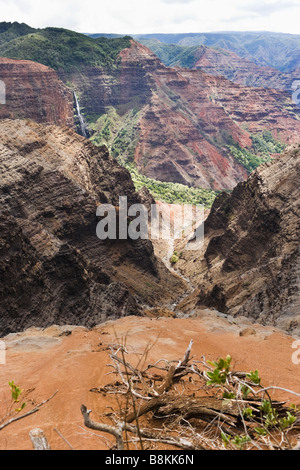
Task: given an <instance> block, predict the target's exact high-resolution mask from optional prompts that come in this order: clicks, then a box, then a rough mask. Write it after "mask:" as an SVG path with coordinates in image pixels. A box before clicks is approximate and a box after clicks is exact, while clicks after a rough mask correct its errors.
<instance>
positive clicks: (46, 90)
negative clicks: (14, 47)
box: [0, 57, 74, 128]
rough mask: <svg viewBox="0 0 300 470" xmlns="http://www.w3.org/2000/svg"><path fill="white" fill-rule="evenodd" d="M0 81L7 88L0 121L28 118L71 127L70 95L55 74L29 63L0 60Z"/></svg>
mask: <svg viewBox="0 0 300 470" xmlns="http://www.w3.org/2000/svg"><path fill="white" fill-rule="evenodd" d="M0 80H1V81H3V82H4V83H5V88H6V103H5V104H0V119H5V118H9V119H21V118H28V119H33V120H34V121H36V122H38V123H42V124H57V125H62V126H69V127H71V128H73V127H74V116H73V114H74V113H73V94H72V92H71V90H70V89H69V88H68V87H66V86H65V85H64V83H63V82H62V81H61V80H60V79H59V78H58V76H57V74H56V72H55V71H54V70H52V69H50V68H49V67H46V66H45V65H41V64H38V63H36V62H32V61H30V60H14V59H7V58H2V57H1V58H0Z"/></svg>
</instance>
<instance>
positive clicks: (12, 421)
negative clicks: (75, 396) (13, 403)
mask: <svg viewBox="0 0 300 470" xmlns="http://www.w3.org/2000/svg"><path fill="white" fill-rule="evenodd" d="M57 393H58V390H56V392H55V393H53V395H51V397H50V398H47V400H45V401H43V402H42V403H40V404H39V405H37V406H36V407H35V408H33V409H32V410H30V411H28V413H25V414H23V415H21V416H16V417H15V418H12V419H10V420H9V421H7V422H6V423H4V424H2V425H1V426H0V431H2V429H4V428H5V427H6V426H8V425H9V424H12V423H14V422H15V421H19V420H20V419H23V418H26V417H27V416H30V415H32V414H34V413H36V412H37V411H39V409H40V408H41V406H43V405H45V404H46V403H48V401H50V400H52V398H53V397H55V395H56V394H57Z"/></svg>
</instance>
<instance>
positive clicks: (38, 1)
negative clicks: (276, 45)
mask: <svg viewBox="0 0 300 470" xmlns="http://www.w3.org/2000/svg"><path fill="white" fill-rule="evenodd" d="M0 21H18V22H24V23H27V24H29V25H30V26H33V27H36V28H38V27H39V28H43V27H46V26H60V27H64V28H68V29H73V30H75V31H78V32H89V33H120V34H139V33H189V32H192V33H193V32H209V31H275V32H284V33H293V34H300V26H299V25H300V1H299V0H81V1H79V0H50V1H49V0H0Z"/></svg>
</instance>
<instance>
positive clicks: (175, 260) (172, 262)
mask: <svg viewBox="0 0 300 470" xmlns="http://www.w3.org/2000/svg"><path fill="white" fill-rule="evenodd" d="M178 261H179V257H178V256H177V254H176V252H174V253H173V255H172V256H171V258H170V262H171V264H176V263H178Z"/></svg>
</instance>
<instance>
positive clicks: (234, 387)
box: [82, 340, 299, 449]
mask: <svg viewBox="0 0 300 470" xmlns="http://www.w3.org/2000/svg"><path fill="white" fill-rule="evenodd" d="M192 345H193V341H192V340H191V341H190V344H189V346H188V348H187V350H186V352H185V354H184V356H183V359H182V360H166V359H159V360H158V361H157V362H155V363H154V364H149V365H148V366H147V367H146V368H145V369H144V370H139V369H138V367H133V366H132V365H131V364H130V362H129V361H127V360H125V354H128V352H127V350H126V349H125V348H123V347H121V346H120V345H117V346H112V347H111V354H110V358H111V360H112V364H110V365H109V366H110V367H112V368H113V371H114V373H115V374H117V376H118V378H119V380H118V381H116V382H115V383H113V384H108V385H105V386H104V387H102V388H99V389H91V390H92V391H98V392H100V393H101V392H103V393H114V394H118V393H120V394H122V395H124V396H126V397H127V400H126V404H125V408H124V409H122V408H121V409H120V410H119V411H120V415H119V418H118V417H116V419H115V418H114V422H115V425H114V426H110V425H107V424H102V423H95V422H93V421H92V420H91V419H90V417H89V414H90V412H91V411H88V410H87V409H86V408H85V407H84V406H83V407H82V413H83V416H84V420H85V424H86V425H87V426H88V427H91V428H92V429H94V430H97V431H103V432H107V433H110V434H112V435H113V436H114V437H115V438H116V447H117V448H119V449H121V448H124V442H125V443H127V445H128V443H130V442H131V443H133V444H134V443H136V442H138V441H139V442H140V445H141V447H142V445H143V441H144V440H145V441H146V442H148V443H149V442H153V443H154V442H156V443H158V442H159V443H163V444H167V445H171V446H175V447H179V448H182V449H198V448H204V447H205V448H215V447H216V442H218V446H219V448H220V447H221V448H225V447H226V445H227V444H228V443H227V444H226V445H224V442H223V441H222V439H223V438H224V433H226V435H227V436H229V438H228V442H229V443H230V444H228V445H229V447H230V448H235V447H234V445H235V444H231V439H232V440H233V441H232V442H233V443H236V445H237V446H239V445H240V446H243V445H244V444H243V439H245V443H246V442H249V441H251V442H252V444H251V445H252V448H266V447H267V448H280V449H281V448H290V447H291V443H290V442H289V437H288V433H287V431H286V430H285V428H284V427H282V425H281V419H285V420H287V418H288V417H291V416H292V415H293V416H294V417H298V414H299V413H298V412H297V411H295V412H293V411H291V410H290V409H289V408H286V407H285V402H279V401H274V400H272V399H271V397H270V396H269V394H268V390H275V389H277V390H284V391H286V392H291V393H294V394H295V395H298V396H299V394H297V393H295V392H292V391H290V390H288V389H284V388H281V387H266V388H264V387H262V385H261V384H260V380H259V381H257V380H256V378H255V376H254V379H253V380H254V381H252V376H251V374H249V373H246V372H239V371H232V370H230V371H229V370H228V369H226V375H225V378H224V380H223V376H218V373H219V372H222V373H223V371H221V370H217V367H222V366H219V365H218V364H219V363H217V362H215V363H211V365H213V366H215V367H216V370H214V369H213V367H211V365H209V364H207V363H206V360H205V357H204V356H202V360H201V361H197V360H193V358H192V357H191V349H192ZM118 354H120V356H119V355H118ZM223 361H224V360H223ZM220 363H221V364H222V362H220ZM201 365H202V367H201ZM123 369H124V370H123ZM156 370H158V371H159V373H156ZM224 373H225V372H224ZM186 376H189V378H188V380H187V378H186ZM218 378H220V379H221V380H220V381H219V382H218ZM120 379H121V380H120ZM211 379H214V380H213V381H212V380H211ZM189 382H191V383H192V384H193V385H192V386H191V385H190V384H189ZM158 384H159V385H158ZM191 391H192V392H193V393H192V394H191ZM200 391H202V393H201V394H200V396H196V393H195V392H200ZM203 392H204V393H203ZM209 392H210V394H209ZM262 393H266V395H267V398H268V400H267V401H268V402H269V403H270V407H271V408H270V409H271V412H272V413H273V415H274V417H275V418H274V419H273V418H272V416H271V414H270V416H271V418H270V419H271V421H269V423H268V424H266V412H263V408H262V404H263V401H266V400H263V399H262V397H261V396H260V395H261V394H262ZM248 395H249V396H248ZM224 397H225V398H224ZM128 404H129V406H128ZM287 410H289V413H288V414H287ZM291 413H292V415H291ZM115 416H116V415H115ZM120 416H121V417H122V422H121V421H120ZM143 417H144V420H145V419H147V420H148V422H149V420H152V423H155V422H157V420H159V422H160V424H162V425H163V427H164V432H162V431H154V430H153V429H151V430H149V429H145V427H143V426H142V424H141V422H140V420H141V419H143ZM272 420H273V421H272ZM134 421H136V423H135V425H133V424H132V423H133V422H134ZM206 423H208V424H206ZM270 423H271V424H270ZM297 424H298V421H297V420H296V422H295V421H294V424H293V429H295V430H296V429H297ZM166 426H167V428H166ZM203 427H204V434H203V433H202V432H201V433H200V434H199V433H197V432H196V429H203ZM272 427H273V428H274V435H273V434H272V432H271V430H270V429H272ZM257 428H258V429H259V428H260V429H261V430H262V432H263V434H262V435H261V437H259V434H257V432H256V429H257ZM166 429H168V432H167V433H166V432H165V431H166ZM207 429H209V433H210V434H211V435H212V437H211V438H209V437H207V435H205V432H207V431H205V430H207ZM289 430H290V426H289ZM265 431H266V433H267V438H266V437H265V434H264V432H265ZM124 432H125V434H126V436H125V438H124V439H123V433H124ZM275 433H277V434H276V435H279V438H278V439H277V438H276V437H275ZM129 434H133V435H134V436H138V439H137V438H136V437H130V436H129ZM195 436H197V438H195ZM141 438H142V439H143V441H142V439H141ZM216 439H217V441H216ZM226 439H227V438H226ZM239 439H240V440H239ZM259 439H260V440H259ZM298 440H299V439H298ZM200 442H201V444H200Z"/></svg>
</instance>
